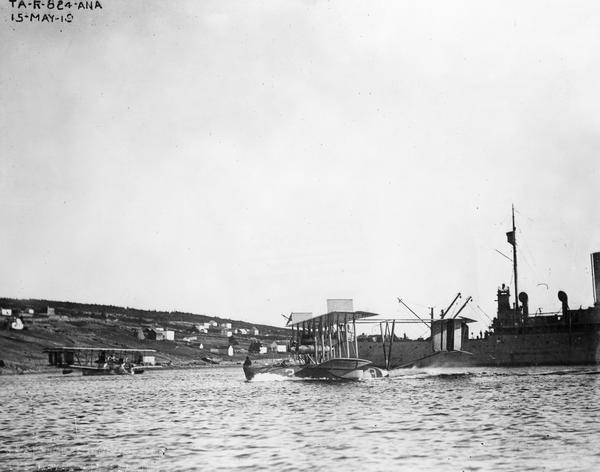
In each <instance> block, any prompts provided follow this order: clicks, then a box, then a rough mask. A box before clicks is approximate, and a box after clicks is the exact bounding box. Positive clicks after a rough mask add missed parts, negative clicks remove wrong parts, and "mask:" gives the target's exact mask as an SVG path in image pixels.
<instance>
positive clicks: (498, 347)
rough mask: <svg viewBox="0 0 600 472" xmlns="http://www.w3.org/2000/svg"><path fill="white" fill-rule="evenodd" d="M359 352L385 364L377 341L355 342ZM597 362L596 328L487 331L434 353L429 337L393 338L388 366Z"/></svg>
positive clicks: (598, 341) (599, 358)
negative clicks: (453, 348)
mask: <svg viewBox="0 0 600 472" xmlns="http://www.w3.org/2000/svg"><path fill="white" fill-rule="evenodd" d="M359 355H360V356H361V357H362V358H364V359H368V360H370V361H372V362H373V364H374V365H376V366H381V367H383V366H385V357H384V353H383V350H382V348H381V343H375V342H368V341H367V342H361V343H359ZM599 363H600V331H592V332H589V331H588V332H572V333H531V334H526V333H523V334H491V335H489V336H488V337H487V338H485V339H468V340H464V341H463V345H462V350H461V351H450V352H439V353H434V352H433V348H432V344H431V341H430V340H422V341H411V340H408V341H404V340H402V341H396V342H394V343H393V345H392V355H391V362H390V365H391V366H392V367H393V368H399V367H427V366H442V367H443V366H448V367H456V366H535V365H590V364H599Z"/></svg>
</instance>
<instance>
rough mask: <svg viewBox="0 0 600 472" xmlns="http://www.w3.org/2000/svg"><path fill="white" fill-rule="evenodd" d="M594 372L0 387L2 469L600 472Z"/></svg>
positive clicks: (9, 382) (211, 375) (165, 378)
mask: <svg viewBox="0 0 600 472" xmlns="http://www.w3.org/2000/svg"><path fill="white" fill-rule="evenodd" d="M599 373H600V371H599V370H598V369H590V368H570V369H565V368H535V369H533V368H529V369H468V370H466V369H463V370H456V369H455V370H402V371H399V372H397V373H395V375H394V376H393V377H392V378H389V379H382V380H381V379H380V380H372V381H365V382H354V383H334V382H323V381H310V380H288V381H276V380H273V379H268V378H266V379H263V380H262V381H261V380H255V381H252V382H246V381H245V380H244V375H243V373H242V370H241V368H235V369H232V368H227V369H225V368H212V369H202V370H186V371H159V372H157V371H155V372H151V373H147V374H143V375H136V376H112V377H80V376H73V375H71V376H60V375H48V374H46V375H31V376H3V377H2V378H0V387H1V389H0V399H1V402H2V409H1V410H0V469H2V470H38V469H46V470H165V471H166V470H261V469H262V470H278V471H283V470H308V469H312V470H359V469H362V470H392V469H393V470H427V471H434V470H435V471H440V470H456V471H462V470H557V471H558V470H560V471H563V470H600V414H599V413H600V388H599V387H600V384H599V381H600V376H599V375H598V374H599Z"/></svg>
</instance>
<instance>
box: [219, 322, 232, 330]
mask: <svg viewBox="0 0 600 472" xmlns="http://www.w3.org/2000/svg"><path fill="white" fill-rule="evenodd" d="M221 328H224V329H231V323H221Z"/></svg>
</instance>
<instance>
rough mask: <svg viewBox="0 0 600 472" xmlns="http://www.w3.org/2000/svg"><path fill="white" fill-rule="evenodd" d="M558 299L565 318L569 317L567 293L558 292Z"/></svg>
mask: <svg viewBox="0 0 600 472" xmlns="http://www.w3.org/2000/svg"><path fill="white" fill-rule="evenodd" d="M558 299H559V300H560V302H561V303H562V313H563V316H567V314H568V313H569V297H567V294H566V293H565V292H563V291H562V290H560V291H559V292H558Z"/></svg>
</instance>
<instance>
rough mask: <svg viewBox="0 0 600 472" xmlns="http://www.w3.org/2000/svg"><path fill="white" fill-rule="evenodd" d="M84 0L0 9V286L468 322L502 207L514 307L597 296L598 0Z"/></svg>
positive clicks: (202, 306)
mask: <svg viewBox="0 0 600 472" xmlns="http://www.w3.org/2000/svg"><path fill="white" fill-rule="evenodd" d="M102 4H103V7H104V8H103V9H102V10H99V11H94V12H75V19H74V21H73V23H71V24H62V25H57V24H28V23H22V24H17V23H11V22H10V21H9V16H10V13H11V10H10V8H9V4H8V3H6V4H3V5H2V7H1V8H2V10H1V12H2V21H3V22H4V26H3V27H2V28H1V29H0V84H1V105H2V106H1V107H0V130H1V140H0V159H1V164H2V165H1V168H0V202H1V203H0V221H1V222H2V226H1V229H0V260H1V264H0V296H6V297H19V298H49V299H57V300H71V301H82V302H95V303H107V304H117V305H128V306H134V307H140V308H150V309H165V310H182V311H191V312H196V313H207V314H213V315H219V316H226V317H232V318H234V319H244V320H248V321H254V322H257V323H268V324H274V325H280V324H282V323H283V319H282V318H281V317H280V314H281V313H289V312H290V311H313V312H315V313H322V312H324V311H325V308H326V305H325V300H326V299H327V298H353V299H354V306H355V308H356V309H362V310H370V311H374V312H378V313H382V314H385V315H389V316H392V315H393V316H399V315H401V316H405V315H406V316H408V313H407V312H406V311H404V310H402V309H401V308H400V307H399V305H398V303H397V301H396V297H397V296H400V297H403V298H404V299H405V300H407V302H409V303H410V304H411V306H413V308H414V309H415V310H417V311H418V312H419V313H421V314H422V313H426V312H427V307H428V306H435V307H436V311H439V309H440V308H442V307H444V306H445V305H447V304H448V303H449V302H450V301H451V299H452V298H453V296H454V295H455V293H456V292H458V291H460V292H462V293H464V294H465V295H472V296H473V297H474V299H475V302H474V303H473V304H472V306H471V308H469V309H468V310H467V311H466V312H465V314H467V315H469V316H473V317H476V318H478V319H480V320H481V321H482V322H485V324H487V323H489V320H488V319H487V318H486V317H485V315H483V314H481V312H480V310H479V309H477V308H476V307H477V305H479V307H481V309H482V310H483V311H485V312H486V313H487V315H488V316H489V317H492V316H493V315H494V313H495V301H494V300H495V292H496V289H497V287H498V286H499V285H500V284H501V283H503V282H505V283H511V281H512V276H511V264H510V262H509V261H508V260H506V259H505V258H504V257H502V256H501V255H500V254H498V253H497V252H496V251H495V250H496V249H498V250H500V251H502V252H503V253H505V254H507V255H510V250H511V248H510V246H509V245H508V244H507V243H506V236H505V232H506V231H509V230H510V226H511V223H510V210H511V204H512V203H514V204H515V207H516V209H517V215H516V216H517V226H518V227H519V231H518V233H517V238H518V243H519V244H520V247H519V249H520V250H521V252H520V257H521V259H520V261H521V265H520V282H519V288H520V289H524V290H527V291H528V292H529V295H530V303H531V305H532V308H533V309H536V308H537V307H538V306H542V307H543V308H544V309H545V310H553V309H557V308H558V307H559V306H560V303H559V302H558V300H557V298H556V291H557V290H559V289H562V290H565V291H567V293H568V294H569V296H570V301H571V306H579V305H580V304H582V305H584V306H585V305H590V304H592V303H593V299H592V283H591V276H590V268H589V266H590V264H589V253H590V252H593V251H599V250H600V210H599V203H600V186H599V182H600V159H599V151H600V134H599V129H600V60H599V52H598V51H600V27H599V25H600V5H598V3H597V2H593V1H585V2H577V1H575V2H574V1H568V2H567V1H563V2H548V1H543V2H517V1H515V2H511V1H499V2H480V1H469V2H464V1H453V2H447V1H440V2H432V1H420V2H416V1H415V2H388V1H386V2H372V1H369V2H349V1H341V0H340V1H331V2H325V1H310V2H309V1H306V2H304V1H273V2H269V1H261V2H249V1H240V2H233V1H223V0H219V1H214V2H210V1H196V0H194V1H161V2H158V1H148V0H146V1H143V2H142V1H132V0H131V1H128V2H120V1H113V0H106V1H104V2H102ZM521 253H522V255H521ZM542 283H543V284H547V285H548V288H546V286H545V285H538V284H542ZM481 326H484V324H481ZM421 331H423V330H422V329H421V328H418V329H417V328H416V327H415V328H414V333H413V331H411V330H409V333H411V334H415V335H418V334H423V333H421Z"/></svg>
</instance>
